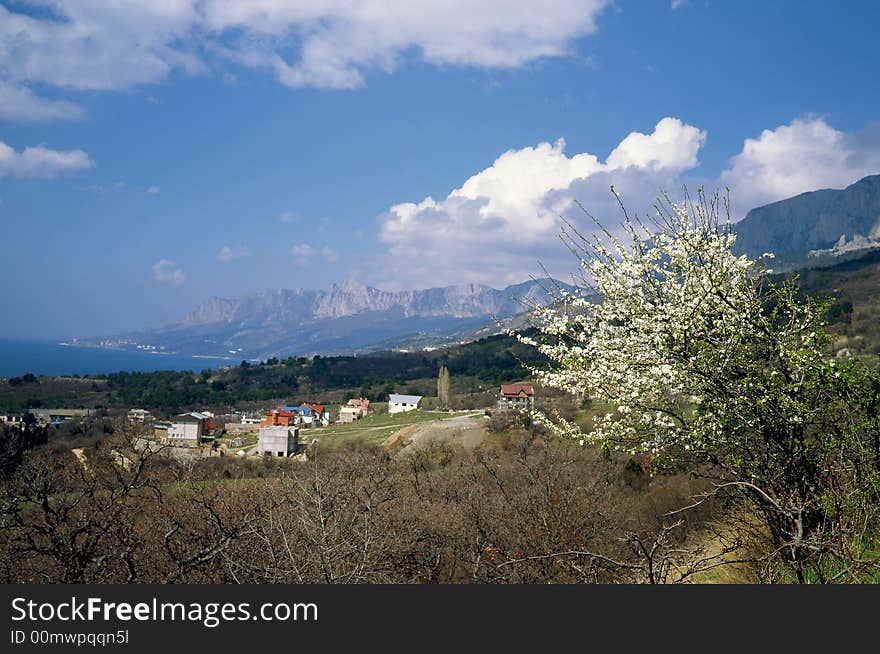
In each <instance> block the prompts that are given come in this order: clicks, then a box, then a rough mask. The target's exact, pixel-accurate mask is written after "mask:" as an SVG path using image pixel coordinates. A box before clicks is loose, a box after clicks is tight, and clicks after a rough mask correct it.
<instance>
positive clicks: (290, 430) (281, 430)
mask: <svg viewBox="0 0 880 654" xmlns="http://www.w3.org/2000/svg"><path fill="white" fill-rule="evenodd" d="M298 449H299V429H298V428H296V427H284V426H274V427H260V440H259V442H258V443H257V452H258V453H259V454H268V455H269V456H290V455H291V454H296V452H297V450H298Z"/></svg>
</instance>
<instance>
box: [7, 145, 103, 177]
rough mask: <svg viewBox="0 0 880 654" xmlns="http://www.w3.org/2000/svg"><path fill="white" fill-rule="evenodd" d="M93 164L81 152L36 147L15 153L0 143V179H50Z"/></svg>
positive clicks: (87, 156)
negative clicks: (6, 177)
mask: <svg viewBox="0 0 880 654" xmlns="http://www.w3.org/2000/svg"><path fill="white" fill-rule="evenodd" d="M94 165H95V163H94V162H93V161H92V160H91V159H90V158H89V155H87V154H86V153H85V152H83V151H82V150H50V149H49V148H47V147H45V146H42V145H38V146H35V147H27V148H25V149H24V150H22V151H21V152H16V150H14V149H13V148H12V147H10V146H9V145H7V144H6V143H4V142H3V141H0V178H2V177H5V176H7V175H8V176H11V177H19V178H44V179H51V178H53V177H58V176H60V175H66V174H72V173H75V172H78V171H80V170H85V169H88V168H92V167H93V166H94Z"/></svg>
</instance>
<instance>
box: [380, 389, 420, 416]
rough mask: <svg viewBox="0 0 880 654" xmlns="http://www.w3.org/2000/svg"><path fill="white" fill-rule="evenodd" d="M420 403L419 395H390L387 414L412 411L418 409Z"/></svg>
mask: <svg viewBox="0 0 880 654" xmlns="http://www.w3.org/2000/svg"><path fill="white" fill-rule="evenodd" d="M421 401H422V396H421V395H398V394H396V393H392V394H391V395H389V396H388V413H403V412H404V411H414V410H416V409H418V408H419V403H420V402H421Z"/></svg>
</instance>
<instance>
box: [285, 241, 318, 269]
mask: <svg viewBox="0 0 880 654" xmlns="http://www.w3.org/2000/svg"><path fill="white" fill-rule="evenodd" d="M290 253H291V254H292V255H293V265H295V266H297V267H299V268H305V267H306V266H307V265H308V263H309V258H310V257H311V256H312V255H313V254H314V253H315V250H314V248H312V246H311V245H309V244H308V243H302V244H300V245H294V246H293V247H292V248H290Z"/></svg>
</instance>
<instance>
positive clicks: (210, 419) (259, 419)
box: [0, 383, 535, 461]
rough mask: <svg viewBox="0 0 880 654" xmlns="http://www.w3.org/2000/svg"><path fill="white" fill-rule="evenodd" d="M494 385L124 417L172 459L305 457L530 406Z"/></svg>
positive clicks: (524, 394) (78, 413)
mask: <svg viewBox="0 0 880 654" xmlns="http://www.w3.org/2000/svg"><path fill="white" fill-rule="evenodd" d="M497 389H498V390H497V394H496V401H495V403H494V405H493V406H491V407H487V408H485V409H483V410H459V411H455V410H452V409H443V410H441V409H425V408H424V406H423V404H424V403H423V399H424V398H423V396H421V395H407V394H399V393H390V394H389V395H388V400H387V401H386V402H372V403H371V401H370V400H369V399H367V398H364V397H357V398H350V399H348V401H347V402H345V403H344V404H342V405H340V406H338V408H336V407H334V408H333V409H331V407H330V406H328V405H325V404H318V403H305V402H304V403H302V404H300V405H296V406H294V405H286V404H284V405H280V406H276V407H272V408H266V409H264V410H262V411H234V412H231V413H218V412H214V411H210V410H207V409H201V408H200V409H194V410H191V411H187V412H184V413H180V414H176V415H173V416H169V417H159V416H156V415H154V414H153V413H152V412H151V411H150V410H148V409H143V408H132V409H129V410H128V411H127V412H125V413H124V419H125V421H126V422H127V423H128V424H130V425H132V426H133V427H135V428H136V430H137V432H138V441H139V442H140V443H141V444H142V445H143V446H144V447H161V448H162V449H163V451H165V452H166V453H167V454H168V455H170V456H173V457H176V458H182V459H194V458H203V457H223V456H235V457H248V456H249V457H289V458H294V459H297V460H300V461H304V460H306V459H307V455H306V449H307V448H308V447H309V446H310V445H314V444H317V443H321V444H322V446H329V447H333V446H339V445H342V444H345V443H349V442H357V441H361V442H368V443H383V442H389V441H391V439H392V438H393V437H394V436H395V435H397V434H398V433H413V434H414V433H419V434H421V435H425V434H432V433H435V432H436V433H440V434H442V433H447V432H449V431H450V429H449V428H451V427H453V426H460V425H462V424H464V425H465V426H466V427H469V428H470V427H471V425H470V424H468V423H461V419H462V418H489V417H490V416H491V415H493V414H497V413H499V412H501V413H503V412H508V411H522V412H524V411H528V410H529V409H532V408H534V402H535V390H534V387H533V386H532V385H531V384H525V383H520V384H502V385H500V386H499V387H497ZM95 414H96V410H94V409H42V408H41V409H31V410H30V411H29V412H28V414H27V415H24V416H22V415H0V423H4V424H7V425H9V426H21V425H24V424H26V423H28V422H31V423H33V424H35V425H37V426H44V427H58V426H60V425H62V424H64V423H66V422H68V421H83V420H87V419H89V418H90V417H93V416H95ZM441 423H442V424H441ZM420 424H421V425H422V429H421V431H420V432H413V431H412V430H410V432H406V428H411V427H414V426H416V425H420ZM432 427H435V429H432ZM471 431H473V429H472V428H471ZM399 440H400V441H401V442H402V439H399ZM395 442H397V441H395Z"/></svg>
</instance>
